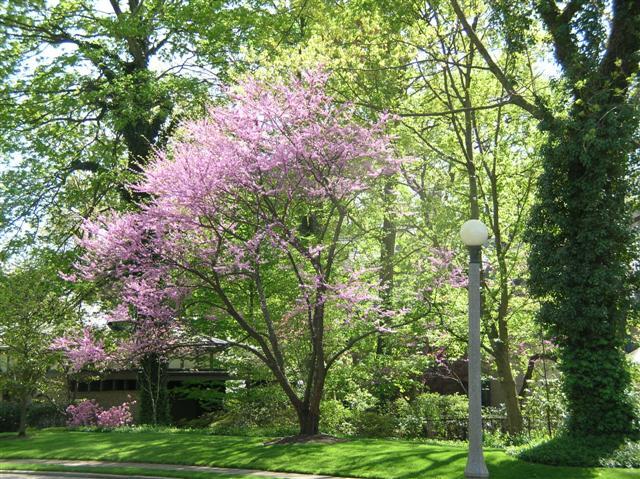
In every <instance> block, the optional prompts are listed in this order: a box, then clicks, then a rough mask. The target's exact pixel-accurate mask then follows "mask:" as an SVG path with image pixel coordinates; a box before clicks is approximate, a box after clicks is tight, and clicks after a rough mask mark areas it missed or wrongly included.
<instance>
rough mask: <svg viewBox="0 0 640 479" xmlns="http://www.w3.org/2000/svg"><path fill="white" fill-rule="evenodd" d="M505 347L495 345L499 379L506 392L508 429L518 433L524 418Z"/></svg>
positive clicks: (511, 433)
mask: <svg viewBox="0 0 640 479" xmlns="http://www.w3.org/2000/svg"><path fill="white" fill-rule="evenodd" d="M504 349H505V348H504V347H502V346H497V347H494V354H495V357H494V361H495V364H496V369H497V371H498V381H499V382H500V388H501V389H502V393H503V394H504V403H505V407H506V409H507V430H508V432H509V434H510V435H517V434H520V433H521V432H522V428H523V420H522V411H521V409H520V402H519V401H518V393H517V390H516V382H515V380H514V378H513V372H512V368H511V362H510V361H509V355H508V352H507V351H504Z"/></svg>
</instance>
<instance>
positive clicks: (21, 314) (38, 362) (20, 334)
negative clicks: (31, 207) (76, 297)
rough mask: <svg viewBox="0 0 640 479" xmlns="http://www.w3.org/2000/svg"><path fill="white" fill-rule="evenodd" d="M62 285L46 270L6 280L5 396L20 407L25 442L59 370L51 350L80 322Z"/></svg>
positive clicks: (0, 318) (2, 313)
mask: <svg viewBox="0 0 640 479" xmlns="http://www.w3.org/2000/svg"><path fill="white" fill-rule="evenodd" d="M61 283H62V281H60V280H59V279H58V278H57V274H56V271H55V268H52V267H51V265H46V264H37V263H32V264H29V263H27V264H24V265H21V266H19V267H17V268H14V269H12V270H11V271H9V272H5V273H3V274H2V275H1V276H0V346H2V348H3V352H4V353H5V354H6V355H7V368H6V370H5V371H0V390H3V391H5V392H8V393H9V397H10V398H11V399H12V400H14V401H15V402H16V403H17V404H18V405H19V410H20V422H19V427H18V435H19V436H25V435H26V431H27V425H28V424H27V413H28V410H29V406H30V404H31V402H32V400H33V399H34V398H35V397H36V396H38V395H40V394H47V393H49V392H50V389H51V388H50V386H51V383H52V379H51V378H50V377H48V373H49V372H50V371H51V370H52V368H53V367H54V366H55V364H56V357H55V354H54V353H53V352H52V351H51V349H50V347H51V344H52V342H53V340H54V339H55V338H56V337H58V336H60V335H61V334H63V332H64V331H65V329H66V328H67V327H68V326H69V325H70V324H72V323H73V322H74V321H76V320H77V311H76V307H75V305H74V303H73V301H71V300H70V297H69V295H68V294H65V291H64V288H63V286H62V285H61Z"/></svg>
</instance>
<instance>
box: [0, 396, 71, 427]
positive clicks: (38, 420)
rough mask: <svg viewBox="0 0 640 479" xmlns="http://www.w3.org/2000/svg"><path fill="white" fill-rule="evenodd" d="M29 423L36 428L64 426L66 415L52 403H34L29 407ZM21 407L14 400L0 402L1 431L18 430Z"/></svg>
mask: <svg viewBox="0 0 640 479" xmlns="http://www.w3.org/2000/svg"><path fill="white" fill-rule="evenodd" d="M28 414H29V415H28V419H27V422H28V425H29V427H34V428H44V427H55V426H64V425H65V423H66V419H67V418H66V417H65V415H64V414H62V413H61V412H60V411H59V410H58V409H57V408H56V407H55V406H53V405H52V404H44V403H34V404H32V405H31V406H30V407H29V413H28ZM19 423H20V409H19V408H18V405H17V404H15V403H12V402H0V432H16V431H17V430H18V425H19Z"/></svg>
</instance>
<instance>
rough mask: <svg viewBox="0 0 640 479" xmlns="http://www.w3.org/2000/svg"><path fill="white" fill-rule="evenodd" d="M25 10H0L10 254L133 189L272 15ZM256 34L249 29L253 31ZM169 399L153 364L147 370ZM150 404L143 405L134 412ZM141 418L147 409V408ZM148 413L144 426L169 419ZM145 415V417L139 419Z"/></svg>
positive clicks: (124, 201) (83, 6)
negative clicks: (151, 160) (156, 152)
mask: <svg viewBox="0 0 640 479" xmlns="http://www.w3.org/2000/svg"><path fill="white" fill-rule="evenodd" d="M104 6H107V4H101V3H99V2H94V1H90V0H81V1H67V0H60V1H57V2H43V1H38V0H34V1H23V2H11V3H6V4H3V5H2V6H0V25H1V26H2V31H3V34H2V36H1V37H0V57H1V58H3V59H4V61H3V62H2V66H1V67H0V78H2V86H0V103H2V104H3V105H4V108H3V109H2V110H1V111H0V138H1V140H0V155H1V157H2V159H3V160H4V162H5V171H4V172H3V173H2V177H1V181H2V183H3V189H2V190H0V232H3V233H5V234H6V235H7V240H6V241H5V245H4V246H5V247H7V248H8V250H14V249H19V248H20V247H22V246H24V245H25V244H26V245H29V244H33V243H34V242H38V241H45V242H49V243H53V244H55V245H58V246H65V244H66V242H67V240H68V239H69V238H70V237H71V236H72V235H73V234H74V233H75V232H76V231H77V228H78V225H79V223H80V222H81V221H82V220H83V219H84V218H87V217H90V216H92V215H94V214H95V213H96V212H97V211H100V210H102V209H104V208H106V207H111V208H116V209H119V210H127V209H135V208H137V207H138V205H139V203H140V202H141V201H142V200H143V199H144V198H143V196H142V195H139V194H136V193H134V192H132V191H131V190H130V189H127V188H125V187H124V185H125V184H126V183H127V182H132V181H135V177H136V175H138V174H139V173H140V172H141V171H142V168H143V167H144V165H145V164H146V163H147V161H148V159H149V158H150V156H151V153H152V152H153V150H154V149H155V148H161V147H162V146H163V145H164V144H165V142H166V140H167V138H168V137H169V136H170V135H171V134H172V133H173V132H174V131H175V129H176V128H177V126H178V125H179V123H180V121H181V119H183V118H185V117H187V116H190V115H197V114H198V113H201V112H202V111H203V109H204V104H205V103H206V101H208V99H209V98H211V95H213V94H214V93H215V92H216V91H219V90H220V87H221V85H222V83H223V82H224V81H225V79H226V78H227V76H226V71H227V69H228V67H229V65H230V64H231V63H234V62H236V61H237V60H238V56H239V52H240V49H241V47H243V46H246V45H247V44H248V43H250V42H251V40H252V39H253V38H254V37H255V36H256V35H257V32H260V33H262V32H264V31H265V29H262V28H260V29H256V28H255V27H256V25H258V24H260V22H262V21H266V20H267V19H268V18H270V17H271V13H268V12H266V10H261V6H260V3H259V2H256V3H255V4H253V5H251V8H249V5H244V4H236V3H232V2H225V1H221V2H215V3H213V4H212V3H210V2H206V1H190V2H171V1H165V0H150V1H144V0H129V1H127V2H125V1H123V0H110V1H109V2H108V6H109V10H107V11H104V10H103V7H104ZM253 32H256V33H255V34H254V33H253ZM143 365H145V368H150V371H147V372H148V374H145V376H146V377H159V378H160V379H159V380H158V381H157V384H156V385H155V387H153V388H152V389H154V390H155V389H158V388H159V389H158V391H157V394H159V395H161V396H166V391H164V392H163V391H162V390H164V389H165V388H164V387H163V384H165V383H166V381H164V380H163V379H162V378H161V376H162V375H159V376H158V375H157V374H154V372H155V371H163V370H164V367H163V366H162V365H160V364H157V361H154V360H149V361H145V362H143ZM147 403H148V401H142V405H143V406H144V405H145V404H147ZM143 409H144V407H143ZM160 410H161V411H165V414H163V415H162V417H161V418H160V417H156V416H157V414H151V418H150V422H153V423H155V422H167V421H168V420H169V417H168V408H161V409H160ZM142 416H143V418H147V416H149V415H147V414H146V413H144V414H143V415H142Z"/></svg>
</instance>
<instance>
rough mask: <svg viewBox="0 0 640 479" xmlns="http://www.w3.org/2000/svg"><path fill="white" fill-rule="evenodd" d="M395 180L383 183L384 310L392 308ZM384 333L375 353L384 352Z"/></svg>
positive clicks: (381, 271)
mask: <svg viewBox="0 0 640 479" xmlns="http://www.w3.org/2000/svg"><path fill="white" fill-rule="evenodd" d="M394 188H395V180H394V179H393V178H389V179H388V180H387V181H386V182H385V184H384V197H383V198H384V205H383V207H384V219H383V221H382V242H381V244H380V288H381V294H380V296H381V299H382V307H383V308H384V309H385V310H390V309H391V308H392V298H393V280H394V267H393V266H394V265H393V260H394V255H395V250H396V235H397V232H396V224H395V222H394V221H393V209H394V208H393V204H394V201H395V199H394ZM384 343H385V341H384V335H383V334H379V335H378V338H377V344H376V354H378V355H380V354H384V353H385V349H386V348H385V344H384Z"/></svg>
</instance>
